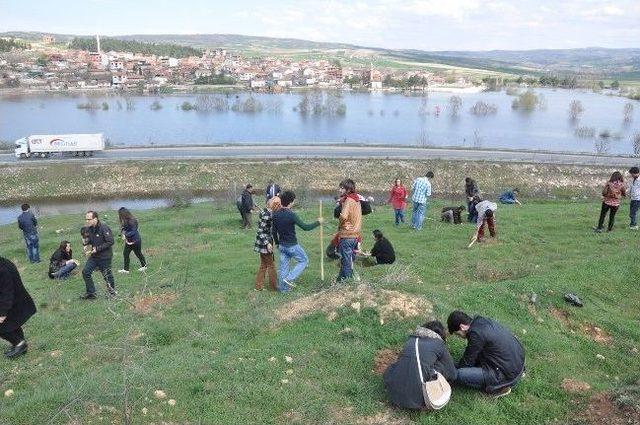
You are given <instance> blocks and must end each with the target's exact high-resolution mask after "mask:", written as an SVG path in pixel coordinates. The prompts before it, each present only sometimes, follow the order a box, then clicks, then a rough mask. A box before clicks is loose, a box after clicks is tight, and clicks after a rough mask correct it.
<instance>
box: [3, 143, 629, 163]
mask: <svg viewBox="0 0 640 425" xmlns="http://www.w3.org/2000/svg"><path fill="white" fill-rule="evenodd" d="M207 158H211V159H220V158H257V159H264V158H355V159H364V158H378V159H380V158H389V159H450V160H461V161H491V162H496V161H498V162H527V163H544V164H569V165H602V166H611V167H629V166H632V165H637V164H638V163H639V162H640V160H638V158H631V157H616V156H596V155H581V154H564V153H547V152H526V151H524V152H523V151H499V150H495V151H492V150H477V149H446V148H442V149H441V148H411V147H386V146H385V147H382V146H380V147H378V146H306V145H305V146H295V145H293V146H291V145H278V146H267V145H258V146H256V145H253V146H247V145H240V146H238V145H236V146H206V147H195V146H184V147H152V148H123V149H109V150H106V151H104V152H100V153H98V154H96V155H95V156H94V157H87V158H82V157H81V158H74V157H64V158H59V157H52V158H47V159H42V158H30V159H26V160H25V159H17V158H16V157H15V156H14V155H13V154H9V153H7V154H0V164H51V163H58V162H70V161H73V162H92V163H96V162H98V163H99V162H111V161H125V160H171V159H176V160H187V159H207Z"/></svg>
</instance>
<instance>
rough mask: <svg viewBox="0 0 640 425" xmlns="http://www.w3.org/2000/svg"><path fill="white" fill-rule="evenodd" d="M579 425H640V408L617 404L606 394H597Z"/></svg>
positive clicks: (582, 415) (581, 417) (582, 414)
mask: <svg viewBox="0 0 640 425" xmlns="http://www.w3.org/2000/svg"><path fill="white" fill-rule="evenodd" d="M579 418H580V420H579V421H578V422H577V423H586V424H589V425H640V408H638V407H637V406H632V405H624V404H621V403H615V402H614V401H613V400H612V398H611V396H610V395H609V394H606V393H600V394H596V395H594V396H593V397H591V399H590V400H589V404H588V405H587V407H586V409H585V410H584V412H583V413H581V414H580V415H579Z"/></svg>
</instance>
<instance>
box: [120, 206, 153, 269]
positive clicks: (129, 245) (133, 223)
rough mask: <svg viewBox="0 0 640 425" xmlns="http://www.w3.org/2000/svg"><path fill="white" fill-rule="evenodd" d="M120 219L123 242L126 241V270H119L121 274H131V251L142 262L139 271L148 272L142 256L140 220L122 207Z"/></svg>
mask: <svg viewBox="0 0 640 425" xmlns="http://www.w3.org/2000/svg"><path fill="white" fill-rule="evenodd" d="M118 218H119V219H120V229H121V233H122V240H123V241H124V252H123V254H124V268H122V269H121V270H118V272H119V273H129V256H130V255H131V251H133V253H134V254H136V257H138V260H140V266H141V267H140V268H139V269H138V270H139V271H141V272H143V271H145V270H147V261H146V260H145V258H144V255H142V238H141V237H140V232H138V220H136V218H135V217H134V216H133V214H131V211H129V210H128V209H126V208H125V207H122V208H120V209H119V210H118Z"/></svg>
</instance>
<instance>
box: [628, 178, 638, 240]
mask: <svg viewBox="0 0 640 425" xmlns="http://www.w3.org/2000/svg"><path fill="white" fill-rule="evenodd" d="M629 174H630V175H631V183H630V184H629V190H628V192H629V199H630V200H631V202H630V204H629V218H630V221H629V229H631V230H638V221H637V216H638V210H640V179H639V178H638V177H640V168H638V167H631V168H630V169H629Z"/></svg>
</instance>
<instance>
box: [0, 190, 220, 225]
mask: <svg viewBox="0 0 640 425" xmlns="http://www.w3.org/2000/svg"><path fill="white" fill-rule="evenodd" d="M211 200H212V198H193V199H192V200H191V202H193V203H202V202H209V201H211ZM170 203H171V201H170V200H168V199H166V198H149V199H142V198H141V199H109V200H100V201H91V202H81V201H62V202H57V201H48V202H38V203H37V204H33V205H32V208H31V209H32V211H33V213H34V214H35V215H36V217H48V216H55V215H61V214H78V226H80V227H81V226H82V225H84V213H85V212H86V211H87V210H90V209H92V210H95V211H98V212H99V214H100V215H101V216H104V215H105V214H106V216H107V217H108V218H109V220H110V221H111V222H112V223H115V222H117V216H118V212H117V210H118V209H119V208H120V207H125V208H127V209H129V210H131V211H136V210H150V209H153V208H166V207H168V206H169V205H170ZM21 212H22V210H21V209H20V205H19V204H16V205H10V206H0V225H3V224H10V223H17V218H18V216H19V215H20V213H21ZM80 227H78V229H79V228H80ZM16 231H18V227H17V224H16Z"/></svg>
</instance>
